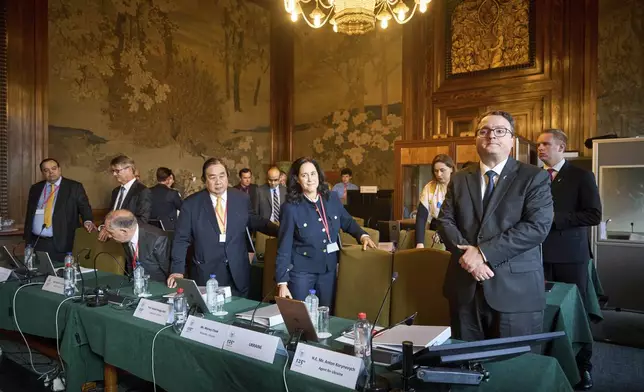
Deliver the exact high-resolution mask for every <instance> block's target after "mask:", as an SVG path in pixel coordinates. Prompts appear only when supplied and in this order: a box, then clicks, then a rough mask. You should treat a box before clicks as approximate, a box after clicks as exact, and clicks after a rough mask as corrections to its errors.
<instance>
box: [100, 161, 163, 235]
mask: <svg viewBox="0 0 644 392" xmlns="http://www.w3.org/2000/svg"><path fill="white" fill-rule="evenodd" d="M110 171H111V173H112V175H113V176H114V178H115V179H116V181H117V182H118V183H119V184H120V185H119V186H117V187H116V188H114V189H113V190H112V200H111V201H110V210H111V211H115V210H128V211H130V212H132V213H133V214H134V216H135V217H136V219H137V220H138V221H139V222H143V223H147V222H148V220H149V219H150V211H151V210H152V195H151V192H150V190H149V189H148V188H147V187H146V186H145V185H143V183H142V182H140V181H139V180H137V179H136V176H135V174H136V167H135V165H134V160H133V159H132V158H130V157H128V156H125V155H119V156H117V157H116V158H114V159H112V161H111V162H110ZM102 228H103V226H101V227H100V229H101V231H100V233H99V235H98V239H99V240H100V241H107V240H108V239H109V238H110V235H109V233H108V231H107V230H102Z"/></svg>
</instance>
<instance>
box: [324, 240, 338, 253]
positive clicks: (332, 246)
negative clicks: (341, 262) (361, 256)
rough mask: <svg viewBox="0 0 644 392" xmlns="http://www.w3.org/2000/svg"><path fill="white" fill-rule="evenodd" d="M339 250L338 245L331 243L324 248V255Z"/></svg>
mask: <svg viewBox="0 0 644 392" xmlns="http://www.w3.org/2000/svg"><path fill="white" fill-rule="evenodd" d="M339 250H340V248H338V243H337V242H332V243H330V244H327V246H326V253H333V252H337V251H339Z"/></svg>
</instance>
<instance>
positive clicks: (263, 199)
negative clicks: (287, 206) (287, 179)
mask: <svg viewBox="0 0 644 392" xmlns="http://www.w3.org/2000/svg"><path fill="white" fill-rule="evenodd" d="M266 174H267V180H266V182H267V183H266V184H264V185H262V186H260V187H259V188H258V189H257V201H256V203H255V212H256V213H257V215H259V216H261V217H262V218H264V219H268V220H270V221H271V222H273V223H278V224H279V221H280V207H281V206H282V204H284V201H285V200H286V187H285V186H284V185H280V169H279V168H277V167H275V166H273V167H271V168H270V169H268V172H267V173H266Z"/></svg>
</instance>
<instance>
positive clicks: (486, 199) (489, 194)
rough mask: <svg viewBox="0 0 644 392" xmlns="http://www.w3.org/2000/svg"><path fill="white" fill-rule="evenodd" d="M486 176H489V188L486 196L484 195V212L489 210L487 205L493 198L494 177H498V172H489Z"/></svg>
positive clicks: (487, 187) (486, 188)
mask: <svg viewBox="0 0 644 392" xmlns="http://www.w3.org/2000/svg"><path fill="white" fill-rule="evenodd" d="M485 175H486V176H487V180H488V181H487V186H486V187H485V194H484V195H483V211H485V210H486V209H487V205H488V204H489V203H490V199H491V198H492V193H493V192H494V177H495V176H496V172H494V171H493V170H488V171H487V172H485Z"/></svg>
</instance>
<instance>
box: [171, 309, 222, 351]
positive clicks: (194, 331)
mask: <svg viewBox="0 0 644 392" xmlns="http://www.w3.org/2000/svg"><path fill="white" fill-rule="evenodd" d="M228 328H230V326H229V325H227V324H222V323H218V322H216V321H213V320H208V319H205V318H201V317H194V316H188V321H187V322H186V325H185V326H184V327H183V331H181V337H183V338H186V339H190V340H194V341H195V342H199V343H203V344H207V345H208V346H212V347H216V348H222V347H223V345H224V342H225V341H226V338H227V336H228Z"/></svg>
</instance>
